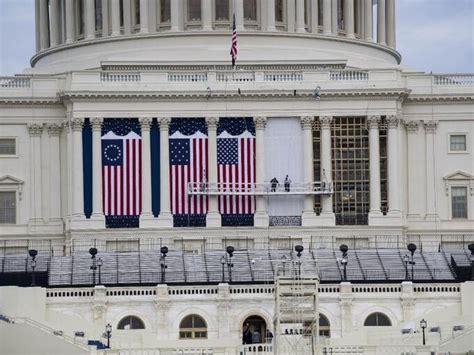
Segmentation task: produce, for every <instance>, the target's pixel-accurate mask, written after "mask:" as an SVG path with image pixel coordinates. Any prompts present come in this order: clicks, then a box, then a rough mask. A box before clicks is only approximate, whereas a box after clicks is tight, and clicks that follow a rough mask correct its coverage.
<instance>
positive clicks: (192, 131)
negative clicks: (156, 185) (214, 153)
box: [169, 118, 208, 227]
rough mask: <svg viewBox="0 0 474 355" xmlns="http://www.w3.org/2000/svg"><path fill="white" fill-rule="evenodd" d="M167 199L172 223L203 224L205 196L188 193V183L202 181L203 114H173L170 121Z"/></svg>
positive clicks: (205, 164)
mask: <svg viewBox="0 0 474 355" xmlns="http://www.w3.org/2000/svg"><path fill="white" fill-rule="evenodd" d="M169 133H170V136H169V150H170V153H169V154H170V203H171V213H172V214H173V216H174V225H175V227H198V226H205V225H206V218H205V216H206V213H207V209H208V198H207V196H204V195H189V194H188V184H189V183H205V182H206V181H207V171H208V160H207V155H208V140H207V127H206V122H205V120H204V118H173V119H172V121H171V125H170V131H169Z"/></svg>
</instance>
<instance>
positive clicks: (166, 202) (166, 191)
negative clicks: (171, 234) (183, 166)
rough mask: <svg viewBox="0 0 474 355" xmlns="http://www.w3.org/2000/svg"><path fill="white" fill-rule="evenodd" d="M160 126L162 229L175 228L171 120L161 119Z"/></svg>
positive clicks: (159, 120) (160, 222) (160, 217)
mask: <svg viewBox="0 0 474 355" xmlns="http://www.w3.org/2000/svg"><path fill="white" fill-rule="evenodd" d="M158 122H159V124H160V216H159V217H158V222H159V225H160V227H168V228H171V227H173V216H172V214H171V210H170V188H169V186H170V181H169V178H170V172H169V170H170V147H169V127H170V123H171V118H169V117H161V118H159V119H158Z"/></svg>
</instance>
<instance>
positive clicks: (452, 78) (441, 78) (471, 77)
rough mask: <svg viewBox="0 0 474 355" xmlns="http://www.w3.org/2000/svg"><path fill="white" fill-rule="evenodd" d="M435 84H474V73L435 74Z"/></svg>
mask: <svg viewBox="0 0 474 355" xmlns="http://www.w3.org/2000/svg"><path fill="white" fill-rule="evenodd" d="M433 84H434V85H440V86H473V85H474V74H452V75H451V74H439V75H434V76H433Z"/></svg>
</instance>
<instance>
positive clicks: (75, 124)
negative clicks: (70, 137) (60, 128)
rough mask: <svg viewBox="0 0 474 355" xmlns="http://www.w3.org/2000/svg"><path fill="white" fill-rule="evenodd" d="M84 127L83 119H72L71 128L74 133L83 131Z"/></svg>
mask: <svg viewBox="0 0 474 355" xmlns="http://www.w3.org/2000/svg"><path fill="white" fill-rule="evenodd" d="M83 126H84V119H83V118H81V117H75V118H73V119H71V128H72V130H73V131H82V127H83Z"/></svg>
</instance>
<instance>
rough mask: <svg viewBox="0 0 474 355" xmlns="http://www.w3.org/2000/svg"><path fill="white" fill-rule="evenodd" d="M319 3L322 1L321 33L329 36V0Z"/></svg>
mask: <svg viewBox="0 0 474 355" xmlns="http://www.w3.org/2000/svg"><path fill="white" fill-rule="evenodd" d="M320 1H323V33H324V34H325V35H330V34H331V33H332V15H331V10H332V4H331V0H320Z"/></svg>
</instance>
